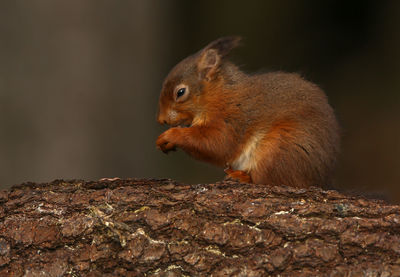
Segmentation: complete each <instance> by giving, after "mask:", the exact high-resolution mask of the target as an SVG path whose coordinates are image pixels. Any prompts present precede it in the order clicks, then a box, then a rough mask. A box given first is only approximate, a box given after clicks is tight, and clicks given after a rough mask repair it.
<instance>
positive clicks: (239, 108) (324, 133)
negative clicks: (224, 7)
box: [156, 37, 340, 188]
mask: <svg viewBox="0 0 400 277" xmlns="http://www.w3.org/2000/svg"><path fill="white" fill-rule="evenodd" d="M240 40H241V38H240V37H223V38H219V39H217V40H215V41H213V42H211V43H210V44H208V45H207V46H206V47H205V48H203V49H201V50H200V51H199V52H197V53H196V54H194V55H191V56H189V57H187V58H185V59H184V60H183V61H181V62H180V63H178V64H177V65H176V66H175V67H174V68H173V69H172V70H171V71H170V73H169V74H168V76H167V77H166V79H165V80H164V83H163V86H162V91H161V94H160V98H159V111H158V115H157V120H158V122H159V123H160V124H167V125H170V126H172V127H171V128H170V129H168V130H166V131H165V132H164V133H162V134H161V135H160V136H159V137H158V139H157V141H156V145H157V147H158V148H159V149H160V150H162V151H163V152H165V153H168V152H169V151H171V150H176V148H181V149H183V150H184V151H185V152H186V153H188V154H189V155H190V156H192V157H194V158H195V159H198V160H201V161H205V162H209V163H212V164H215V165H217V166H220V167H223V168H226V169H225V173H226V174H227V178H228V179H233V180H237V181H239V182H244V183H257V184H266V185H271V186H273V185H287V186H292V187H297V188H305V187H309V186H326V185H330V184H329V182H331V178H332V171H333V168H334V165H335V162H336V157H337V154H338V152H339V144H340V134H339V133H340V130H339V125H338V123H337V120H336V117H335V115H334V112H333V109H332V108H331V106H330V105H329V104H328V100H327V96H326V95H325V93H324V92H323V91H322V90H321V89H320V88H319V87H318V86H317V85H315V84H313V83H311V82H308V81H306V80H304V79H303V78H302V77H300V76H299V75H298V74H294V73H284V72H272V73H263V74H247V73H244V72H243V71H241V70H240V69H239V68H238V67H237V66H236V65H234V64H233V63H231V62H230V61H228V60H227V59H226V56H227V54H228V53H229V52H230V51H231V50H232V49H233V48H235V47H237V46H238V45H239V42H240Z"/></svg>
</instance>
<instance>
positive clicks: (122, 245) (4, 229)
mask: <svg viewBox="0 0 400 277" xmlns="http://www.w3.org/2000/svg"><path fill="white" fill-rule="evenodd" d="M0 203H1V205H0V276H265V275H280V276H399V275H400V207H399V206H397V205H389V204H387V203H385V202H384V201H381V200H368V199H365V198H362V197H356V196H347V195H344V194H341V193H339V192H337V191H334V190H328V191H326V190H323V189H321V188H316V187H311V188H308V189H295V188H291V187H285V186H279V187H278V186H275V187H269V186H265V185H254V184H240V183H236V182H232V181H224V182H220V183H216V184H199V185H188V184H180V183H177V182H175V181H172V180H167V179H163V180H154V179H128V180H115V181H97V182H85V181H82V180H73V181H63V180H56V181H53V182H51V183H43V184H36V183H25V184H22V185H17V186H14V187H12V188H11V189H10V190H8V191H2V192H1V193H0Z"/></svg>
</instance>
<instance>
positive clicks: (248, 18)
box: [0, 0, 400, 200]
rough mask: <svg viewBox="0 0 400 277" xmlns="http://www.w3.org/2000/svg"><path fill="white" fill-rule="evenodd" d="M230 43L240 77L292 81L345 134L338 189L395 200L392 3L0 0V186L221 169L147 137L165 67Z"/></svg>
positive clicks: (202, 176) (399, 85) (397, 109)
mask: <svg viewBox="0 0 400 277" xmlns="http://www.w3.org/2000/svg"><path fill="white" fill-rule="evenodd" d="M225 35H241V36H243V37H244V41H243V46H242V47H241V48H240V49H237V50H235V52H234V53H233V56H232V59H233V60H234V61H235V62H236V63H238V64H240V65H241V66H242V68H243V69H244V70H245V71H249V72H251V71H253V72H254V71H256V72H259V71H271V70H284V71H290V72H298V73H301V74H302V75H303V76H305V77H306V78H307V79H309V80H311V81H313V82H315V83H317V84H318V85H320V86H321V87H322V88H323V89H324V90H325V91H326V93H327V94H328V96H329V99H330V103H331V104H332V106H333V107H334V108H335V110H336V113H337V115H338V118H339V120H340V122H341V125H342V127H343V143H342V154H341V157H340V163H339V166H338V169H337V174H336V184H337V186H339V187H344V188H349V189H357V190H360V191H364V190H365V191H376V192H381V193H386V194H388V195H391V196H392V197H393V198H395V199H397V200H400V192H399V191H400V124H399V120H400V78H399V76H400V50H399V49H400V1H375V0H374V1H372V0H370V1H366V0H364V1H251V0H249V1H211V0H208V1H185V0H181V1H164V0H141V1H139V0H138V1H99V0H91V1H54V0H47V1H44V0H42V1H2V2H1V4H0V168H1V171H0V185H1V186H2V187H8V186H10V185H12V184H17V183H21V182H25V181H35V182H42V181H50V180H52V179H55V178H84V179H88V180H91V179H98V178H101V177H114V176H118V177H121V178H124V177H169V178H174V179H177V180H179V181H184V182H190V183H201V182H213V181H216V180H220V179H221V178H222V177H223V172H222V170H221V169H218V168H214V167H212V166H209V165H206V164H203V163H200V162H197V161H194V160H193V159H191V158H189V157H188V156H186V155H185V154H184V153H182V152H178V153H173V154H171V155H168V156H167V155H164V154H162V153H161V152H160V151H157V150H156V148H155V139H156V138H157V136H158V135H159V134H160V133H161V132H162V131H163V130H164V129H165V127H162V126H159V125H158V124H157V123H156V121H155V115H156V111H157V102H158V94H159V91H160V88H161V84H162V80H163V78H164V77H165V75H166V74H167V73H168V71H169V69H170V68H171V67H172V66H173V65H174V64H176V63H177V62H179V61H180V60H181V59H183V58H184V57H186V56H187V55H189V54H192V53H194V52H196V51H198V50H199V49H200V48H202V47H203V46H204V45H206V44H207V43H208V42H210V41H211V40H214V39H216V38H218V37H220V36H225Z"/></svg>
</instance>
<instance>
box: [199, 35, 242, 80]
mask: <svg viewBox="0 0 400 277" xmlns="http://www.w3.org/2000/svg"><path fill="white" fill-rule="evenodd" d="M240 40H241V38H240V37H223V38H219V39H217V40H214V41H213V42H211V43H210V44H208V45H207V46H206V47H205V48H204V49H202V50H201V51H200V58H199V61H198V70H199V73H200V78H206V79H207V80H210V79H212V78H213V75H214V74H215V73H216V72H217V71H218V68H219V66H220V64H221V60H222V59H223V58H224V57H225V56H226V55H227V54H228V53H229V52H230V51H231V50H232V49H233V48H235V47H236V46H238V45H239V42H240Z"/></svg>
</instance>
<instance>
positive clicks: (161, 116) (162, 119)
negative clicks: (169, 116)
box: [157, 114, 167, 124]
mask: <svg viewBox="0 0 400 277" xmlns="http://www.w3.org/2000/svg"><path fill="white" fill-rule="evenodd" d="M157 121H158V123H160V124H167V120H166V118H165V117H164V116H163V115H162V114H159V115H158V116H157Z"/></svg>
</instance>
